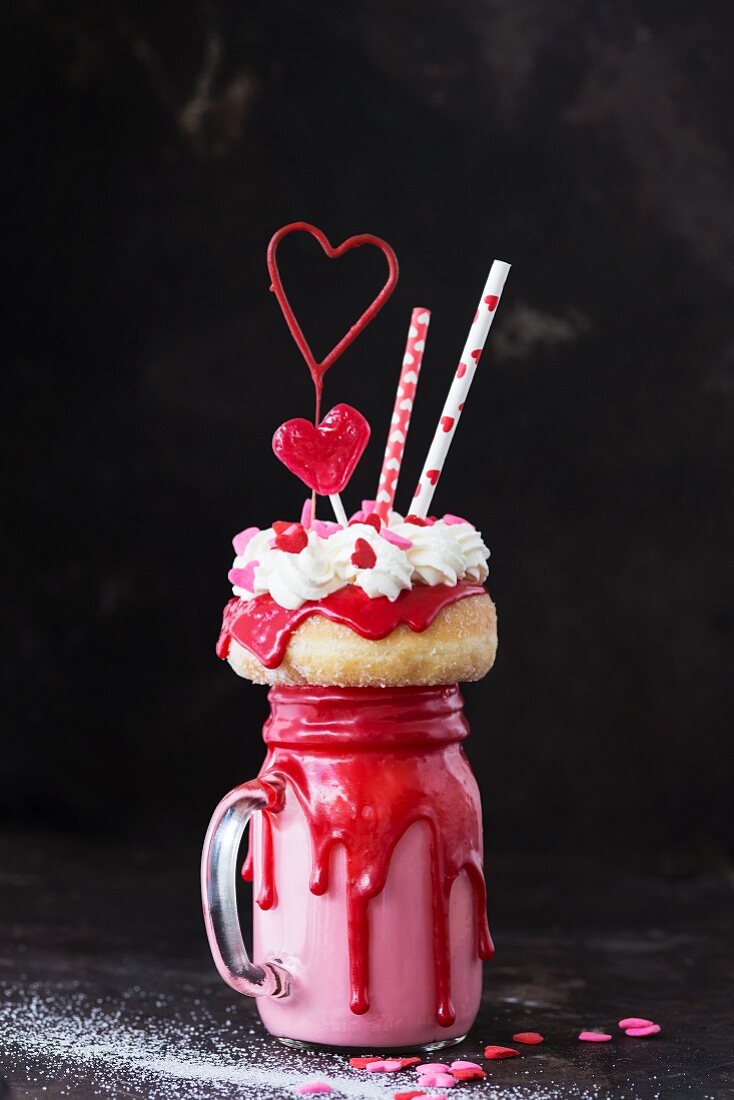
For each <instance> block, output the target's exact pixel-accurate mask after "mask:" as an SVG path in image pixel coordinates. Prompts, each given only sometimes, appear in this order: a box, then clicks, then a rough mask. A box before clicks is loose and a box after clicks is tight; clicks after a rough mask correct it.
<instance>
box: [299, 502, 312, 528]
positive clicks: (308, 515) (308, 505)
mask: <svg viewBox="0 0 734 1100" xmlns="http://www.w3.org/2000/svg"><path fill="white" fill-rule="evenodd" d="M312 521H313V500H312V499H311V497H306V499H305V500H304V502H303V508H301V525H302V526H303V527H305V528H306V530H308V528H309V527H310V526H311V523H312Z"/></svg>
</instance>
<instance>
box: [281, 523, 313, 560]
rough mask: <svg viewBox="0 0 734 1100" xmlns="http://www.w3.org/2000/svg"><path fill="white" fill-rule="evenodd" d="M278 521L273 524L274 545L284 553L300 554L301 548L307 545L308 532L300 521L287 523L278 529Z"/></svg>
mask: <svg viewBox="0 0 734 1100" xmlns="http://www.w3.org/2000/svg"><path fill="white" fill-rule="evenodd" d="M280 526H281V525H280V523H278V524H277V525H276V524H275V523H274V524H273V530H274V531H275V532H276V534H275V540H274V542H275V547H276V549H277V550H283V551H285V553H286V554H300V552H301V550H303V549H305V547H306V546H308V532H307V531H306V529H305V528H304V527H303V525H302V524H300V523H288V524H286V525H285V527H284V528H282V529H281V530H278V529H277V528H278V527H280Z"/></svg>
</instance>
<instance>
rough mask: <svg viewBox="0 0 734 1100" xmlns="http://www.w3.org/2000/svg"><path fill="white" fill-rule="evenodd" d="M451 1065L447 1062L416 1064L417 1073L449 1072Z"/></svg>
mask: <svg viewBox="0 0 734 1100" xmlns="http://www.w3.org/2000/svg"><path fill="white" fill-rule="evenodd" d="M450 1069H451V1067H450V1066H447V1065H446V1063H445V1062H423V1063H422V1064H421V1065H419V1066H416V1070H415V1071H416V1073H420V1074H424V1073H449V1072H450Z"/></svg>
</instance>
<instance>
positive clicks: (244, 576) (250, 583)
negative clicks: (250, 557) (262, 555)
mask: <svg viewBox="0 0 734 1100" xmlns="http://www.w3.org/2000/svg"><path fill="white" fill-rule="evenodd" d="M259 564H260V562H257V561H248V563H247V565H245V566H244V567H243V568H242V569H230V571H229V573H228V574H227V577H228V579H229V583H230V584H231V585H234V587H235V588H244V589H245V591H246V592H254V591H255V579H254V578H255V570H256V569H257V567H258V565H259Z"/></svg>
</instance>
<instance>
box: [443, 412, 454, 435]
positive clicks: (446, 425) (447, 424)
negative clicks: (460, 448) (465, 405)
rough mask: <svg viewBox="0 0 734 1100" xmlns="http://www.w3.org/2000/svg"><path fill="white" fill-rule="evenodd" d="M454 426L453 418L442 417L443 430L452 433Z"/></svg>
mask: <svg viewBox="0 0 734 1100" xmlns="http://www.w3.org/2000/svg"><path fill="white" fill-rule="evenodd" d="M453 426H454V418H453V416H442V417H441V427H442V428H443V430H444V431H445V432H450V431H451V429H452V428H453Z"/></svg>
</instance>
